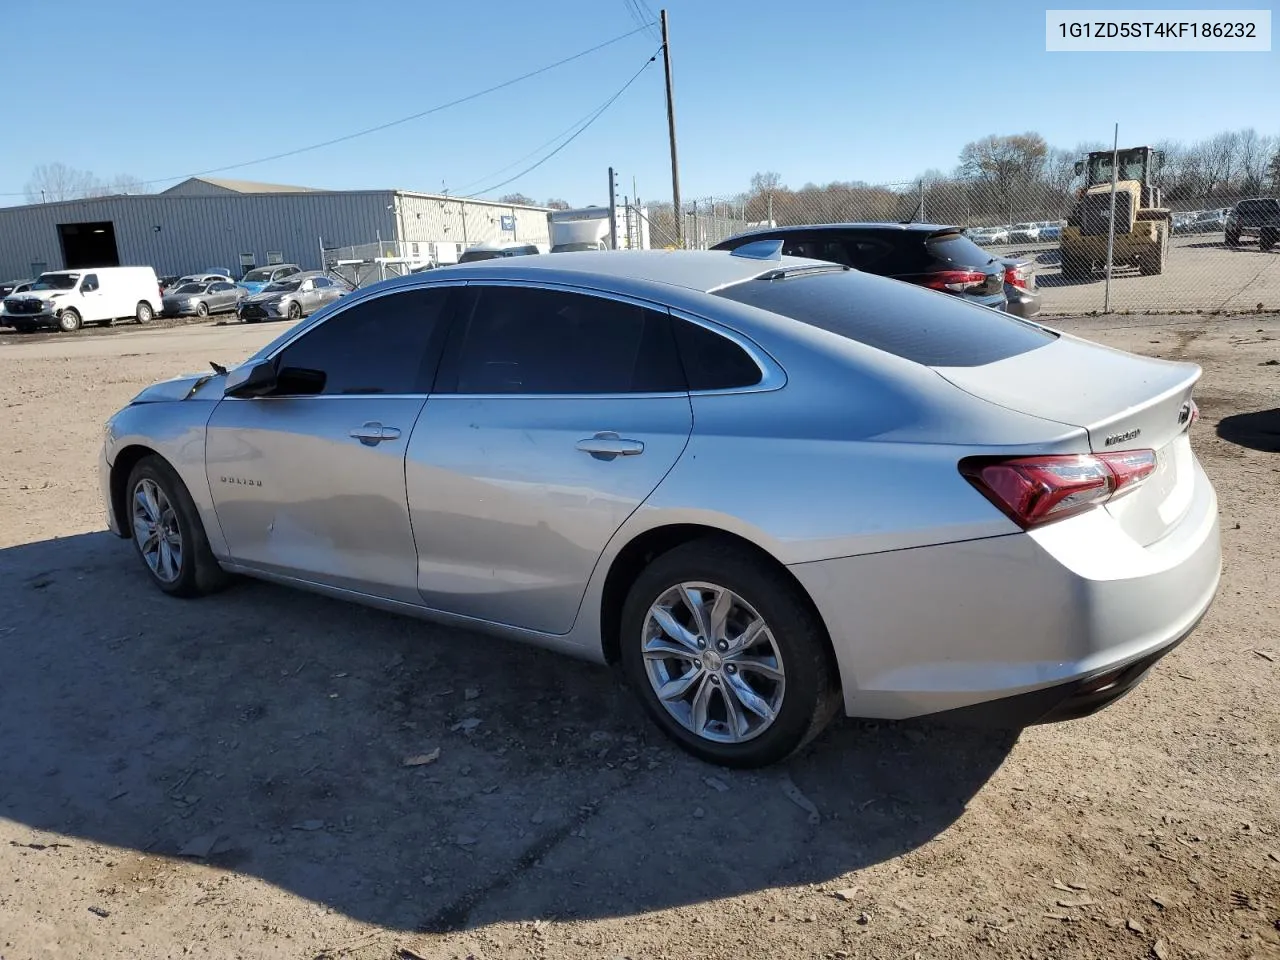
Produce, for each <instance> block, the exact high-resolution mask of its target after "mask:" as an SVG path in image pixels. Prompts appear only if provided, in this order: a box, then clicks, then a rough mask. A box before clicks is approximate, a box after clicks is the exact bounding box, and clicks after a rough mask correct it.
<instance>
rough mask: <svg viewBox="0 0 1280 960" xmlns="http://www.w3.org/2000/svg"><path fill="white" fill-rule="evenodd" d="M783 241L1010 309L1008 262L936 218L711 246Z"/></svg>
mask: <svg viewBox="0 0 1280 960" xmlns="http://www.w3.org/2000/svg"><path fill="white" fill-rule="evenodd" d="M757 240H781V241H783V246H782V252H783V253H784V254H785V255H787V256H793V257H809V258H811V259H814V260H827V261H829V262H831V263H839V264H842V265H844V266H849V267H856V268H857V269H859V270H865V271H867V272H869V273H877V274H880V275H881V276H884V277H893V278H894V279H895V280H905V281H907V282H908V283H915V284H919V285H920V286H924V287H930V288H932V289H934V290H939V291H941V292H943V293H949V294H954V295H955V296H959V297H963V298H964V299H966V300H970V301H972V302H974V303H978V304H981V305H982V306H985V307H995V308H996V309H998V310H1002V309H1004V306H1005V295H1004V265H1003V264H1002V263H1001V262H1000V261H999V260H998V259H997V258H995V257H993V256H991V254H989V253H987V252H986V251H985V250H983V249H982V248H981V247H979V246H978V245H977V244H976V243H974V242H973V241H972V240H970V239H969V238H968V237H966V236H964V228H962V227H955V226H945V225H941V224H932V223H830V224H820V225H817V226H808V227H778V228H776V229H773V230H754V231H751V232H750V233H741V234H738V235H737V236H736V237H730V238H729V239H728V240H724V241H721V242H720V243H718V244H716V245H715V246H714V247H712V248H711V249H713V250H736V249H737V248H739V247H741V246H743V245H744V244H747V243H753V242H755V241H757Z"/></svg>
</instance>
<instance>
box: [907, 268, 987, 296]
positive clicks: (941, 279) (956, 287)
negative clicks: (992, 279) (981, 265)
mask: <svg viewBox="0 0 1280 960" xmlns="http://www.w3.org/2000/svg"><path fill="white" fill-rule="evenodd" d="M917 282H918V283H920V284H922V285H924V286H926V287H928V288H930V289H931V290H950V291H952V292H953V293H963V292H964V291H966V290H973V289H974V288H976V287H981V286H984V285H985V284H986V282H987V275H986V274H985V273H982V272H981V271H979V270H939V271H938V272H937V273H926V274H925V275H924V276H922V277H921V278H920V279H919V280H918V281H917Z"/></svg>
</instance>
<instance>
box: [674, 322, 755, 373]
mask: <svg viewBox="0 0 1280 960" xmlns="http://www.w3.org/2000/svg"><path fill="white" fill-rule="evenodd" d="M672 323H673V324H674V325H675V333H676V343H677V345H678V346H679V348H680V360H681V362H682V363H683V364H684V372H685V376H686V377H687V378H688V380H689V389H690V390H733V389H740V388H742V387H754V386H755V385H756V384H757V383H759V382H760V379H761V373H760V368H759V367H758V366H756V362H755V361H754V360H752V359H751V357H750V356H749V355H748V354H747V351H745V350H743V349H742V348H741V347H740V346H738V345H737V344H736V343H734V342H733V341H732V340H730V339H729V338H728V337H722V336H721V335H720V334H718V333H714V332H712V331H711V330H708V329H707V328H706V327H702V326H699V325H698V324H696V323H689V322H687V321H685V320H678V319H674V318H673V320H672Z"/></svg>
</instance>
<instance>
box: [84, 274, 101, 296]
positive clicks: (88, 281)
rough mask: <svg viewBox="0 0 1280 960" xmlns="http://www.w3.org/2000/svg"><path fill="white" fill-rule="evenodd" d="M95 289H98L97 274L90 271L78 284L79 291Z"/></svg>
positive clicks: (86, 291) (87, 291) (90, 291)
mask: <svg viewBox="0 0 1280 960" xmlns="http://www.w3.org/2000/svg"><path fill="white" fill-rule="evenodd" d="M97 289H98V275H97V274H96V273H90V274H88V275H86V276H85V278H84V283H82V284H80V292H81V293H93V291H95V290H97Z"/></svg>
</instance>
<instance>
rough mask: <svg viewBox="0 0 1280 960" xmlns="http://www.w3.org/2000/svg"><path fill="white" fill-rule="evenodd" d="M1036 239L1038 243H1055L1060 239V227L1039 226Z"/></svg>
mask: <svg viewBox="0 0 1280 960" xmlns="http://www.w3.org/2000/svg"><path fill="white" fill-rule="evenodd" d="M1036 239H1037V240H1038V241H1039V242H1040V243H1057V242H1058V241H1059V240H1061V239H1062V225H1061V224H1058V223H1046V224H1043V225H1041V227H1040V228H1039V232H1038V234H1037V236H1036Z"/></svg>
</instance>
